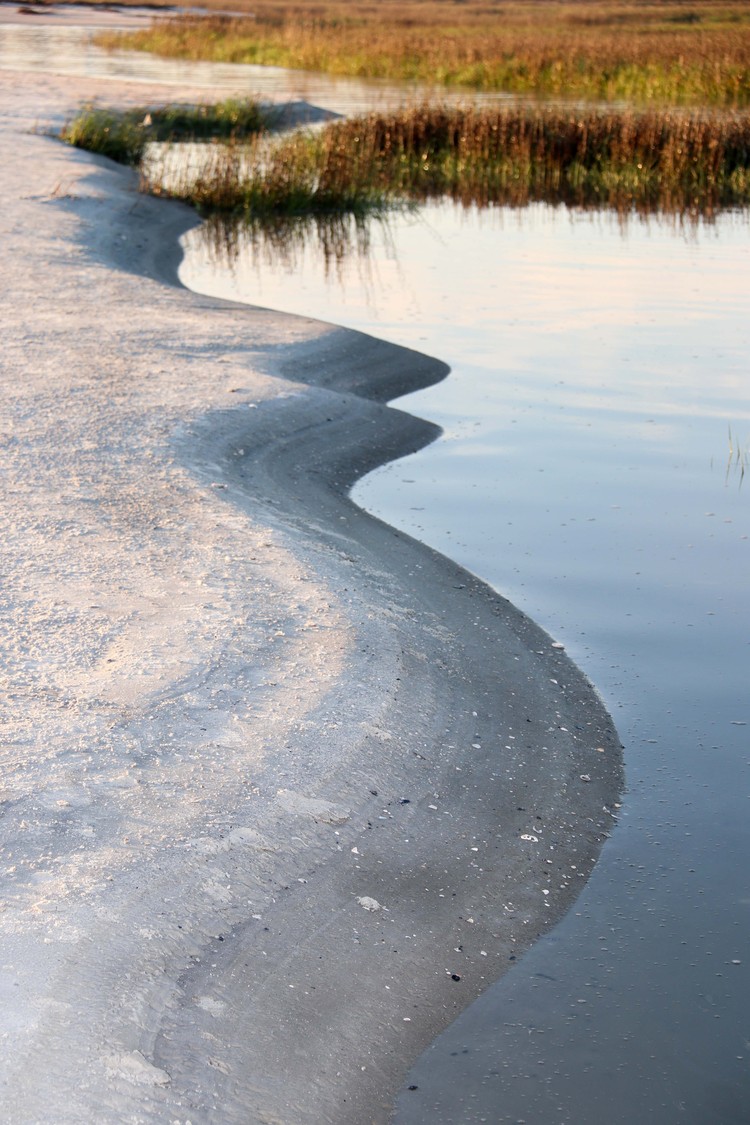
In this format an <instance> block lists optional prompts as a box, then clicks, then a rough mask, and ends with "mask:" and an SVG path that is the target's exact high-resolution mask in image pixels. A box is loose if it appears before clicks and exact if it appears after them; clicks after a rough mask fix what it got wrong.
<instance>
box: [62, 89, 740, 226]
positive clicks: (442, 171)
mask: <svg viewBox="0 0 750 1125" xmlns="http://www.w3.org/2000/svg"><path fill="white" fill-rule="evenodd" d="M181 112H182V111H181V110H180V107H172V108H171V109H170V110H169V111H166V110H165V111H163V114H164V120H169V119H181ZM98 113H99V111H96V110H85V111H83V113H82V114H81V115H79V117H78V118H77V119H76V120H74V121H73V122H71V123H70V124H69V125H68V126H67V127H66V129H65V131H64V134H63V135H64V137H65V139H67V140H69V141H70V142H71V143H74V144H77V145H79V146H80V147H84V148H89V149H91V150H93V151H99V152H104V153H105V154H107V155H113V153H112V152H111V149H110V147H109V144H110V138H111V137H112V135H113V133H116V132H117V128H116V122H112V121H111V120H110V122H109V124H108V127H107V130H106V131H103V130H102V129H101V122H100V120H98V119H97V116H96V115H97V114H98ZM92 118H93V125H92ZM120 118H121V119H123V120H125V121H126V123H127V124H128V128H132V115H128V114H122V115H120ZM203 120H204V121H205V117H204V118H203ZM137 127H138V128H141V126H137ZM255 133H256V130H255V128H252V129H247V130H246V131H243V130H242V129H237V128H235V129H234V130H232V131H231V132H230V134H229V141H228V143H224V144H217V145H215V146H212V147H211V149H210V152H209V155H208V157H207V159H206V161H205V162H204V164H203V167H202V168H201V169H200V170H199V171H198V172H197V173H187V172H186V173H185V175H184V176H183V177H180V176H178V177H177V178H175V177H174V175H173V174H172V175H171V176H170V177H169V178H165V177H164V176H163V175H161V174H160V172H159V169H158V167H154V166H150V167H149V168H148V169H147V170H145V171H144V184H143V186H144V188H145V189H146V190H149V191H151V192H153V193H155V194H161V195H168V196H171V197H173V198H178V199H182V200H184V201H186V202H189V203H192V204H193V205H194V206H196V207H197V208H198V209H199V210H200V211H201V212H202V213H203V214H206V215H209V214H216V213H222V214H224V215H230V216H233V217H244V218H248V219H257V218H258V217H266V218H269V219H272V220H276V219H278V218H279V217H283V216H298V215H304V214H343V213H350V214H360V215H363V214H367V213H371V212H373V211H378V210H380V211H383V210H385V209H387V208H389V207H392V206H396V205H398V204H403V203H410V202H411V203H417V202H420V201H423V200H426V199H436V198H450V199H453V200H455V201H456V202H458V203H461V204H463V205H466V206H492V205H499V204H510V205H513V206H522V205H524V204H527V203H530V202H536V201H546V202H551V203H564V204H567V205H571V206H578V207H596V206H598V207H609V208H616V209H617V210H619V211H621V212H624V211H631V210H638V211H659V210H660V211H669V212H672V213H689V214H696V215H697V214H711V213H712V212H714V211H716V210H718V209H720V208H723V207H730V206H747V205H748V204H750V113H748V112H742V113H721V114H719V113H711V112H706V111H682V110H674V111H672V112H669V113H667V112H664V111H660V112H656V111H651V110H645V111H635V110H631V111H627V112H625V111H603V110H596V109H590V110H587V111H585V112H584V111H582V110H581V109H580V107H579V108H578V109H576V110H565V109H560V108H556V107H551V106H537V107H504V108H489V109H476V108H465V109H456V108H445V107H439V106H437V107H436V106H429V105H428V106H423V107H421V108H416V109H412V110H404V111H401V112H398V113H389V114H377V113H375V114H370V115H367V116H364V117H357V118H350V119H345V120H341V121H336V122H333V123H331V124H329V125H327V126H325V127H324V128H323V129H321V130H320V131H316V132H309V131H302V132H297V133H292V134H288V135H285V136H282V137H276V138H269V137H268V136H267V135H264V134H261V135H260V137H257V136H255V135H254V134H255ZM119 159H122V160H124V161H127V160H128V159H129V157H128V150H127V146H126V148H125V150H124V152H123V155H122V156H121V157H119Z"/></svg>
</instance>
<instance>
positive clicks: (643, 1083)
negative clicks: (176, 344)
mask: <svg viewBox="0 0 750 1125" xmlns="http://www.w3.org/2000/svg"><path fill="white" fill-rule="evenodd" d="M19 66H22V67H24V68H27V69H33V68H35V67H36V68H38V69H43V70H47V71H55V72H57V73H70V74H86V75H89V76H92V77H112V78H126V79H128V80H134V81H143V82H149V81H159V82H163V83H173V84H189V85H205V86H206V87H207V88H211V89H216V88H221V89H224V90H228V91H233V92H243V91H244V92H247V93H259V94H261V95H262V96H266V97H278V98H305V99H307V100H309V101H311V102H314V103H316V104H319V105H321V106H323V107H325V108H328V109H332V110H334V111H336V112H347V111H352V110H355V109H360V108H366V107H369V106H370V105H372V103H373V98H375V100H376V101H377V102H378V104H384V103H385V102H388V103H389V104H394V102H397V101H404V100H409V98H411V97H413V92H412V91H404V90H403V89H400V90H399V89H395V88H392V87H391V88H387V87H384V86H378V85H375V86H374V85H373V84H372V83H351V82H346V81H344V80H329V79H325V78H320V77H318V76H309V75H299V74H290V73H288V72H284V71H276V70H273V69H270V68H269V69H266V68H253V67H246V68H245V67H234V66H212V65H208V64H206V65H205V66H204V65H196V64H183V63H174V64H172V63H168V62H167V63H165V62H164V61H163V60H159V61H158V62H157V61H155V60H151V59H149V58H147V57H141V56H132V55H125V54H124V53H120V54H116V55H114V56H107V55H103V54H102V53H101V52H99V51H97V50H96V49H95V48H94V47H92V46H91V45H90V44H89V42H88V33H87V32H83V31H81V30H80V29H78V28H75V27H65V28H54V29H53V28H51V27H49V28H47V27H40V28H32V29H30V28H24V29H20V28H8V27H0V68H7V67H19ZM313 241H314V240H313ZM186 251H187V253H186V260H185V263H184V266H183V271H182V277H183V280H184V282H185V284H187V285H189V286H190V287H191V288H195V289H199V290H201V291H203V292H209V293H216V294H218V295H222V296H229V297H233V298H239V299H242V300H246V301H250V302H254V303H258V304H264V305H268V306H270V307H273V308H278V309H285V310H289V311H292V312H300V313H303V314H305V315H308V316H319V317H322V318H323V319H329V320H333V321H335V322H337V323H341V324H348V325H352V326H354V327H358V328H363V329H365V330H367V331H371V332H374V333H375V334H377V335H379V336H383V337H387V338H389V339H393V340H395V341H397V342H401V343H404V344H408V345H410V346H413V347H417V348H419V349H421V350H424V351H427V352H431V353H433V354H436V355H438V356H440V357H441V358H444V359H446V360H447V361H448V362H449V363H451V365H452V368H453V370H452V374H451V375H450V377H449V378H448V379H447V380H446V381H445V382H444V383H443V384H441V385H440V386H439V387H436V388H433V389H431V390H429V391H426V392H421V393H420V394H419V395H413V396H409V397H408V398H405V399H402V400H401V401H400V403H399V405H400V406H402V407H405V408H406V409H410V410H412V411H414V412H416V413H419V414H421V415H422V416H424V417H428V418H430V419H432V420H434V421H437V422H439V423H440V424H441V425H442V426H443V428H444V431H445V435H444V437H443V439H442V440H441V441H439V442H438V443H436V444H435V445H434V446H432V447H431V448H430V449H428V450H425V451H423V452H422V453H420V454H418V455H417V456H415V457H413V458H408V459H404V460H402V461H399V462H397V463H395V464H394V465H392V466H389V467H387V468H385V469H383V470H381V471H379V472H378V473H375V474H373V475H372V476H371V477H369V478H367V480H366V481H364V482H362V483H361V484H360V485H359V486H358V487H357V489H356V493H355V495H356V498H357V500H358V501H359V502H360V503H362V504H363V505H365V506H366V507H368V508H370V509H371V510H372V511H374V512H376V513H377V514H378V515H380V516H382V517H384V518H385V519H387V520H388V521H389V522H391V523H393V524H395V525H397V526H400V527H402V528H404V529H406V530H408V531H409V532H411V533H412V534H414V535H417V536H418V537H421V538H423V539H424V540H425V541H426V542H429V543H430V544H432V545H433V546H435V547H437V548H438V549H440V550H442V551H444V552H445V553H447V554H449V555H451V556H452V557H454V558H456V559H458V560H459V561H461V562H462V563H464V565H466V566H468V567H469V568H470V569H471V570H473V571H475V572H476V573H478V574H480V575H482V577H484V578H485V579H487V580H488V581H489V582H491V583H492V584H493V585H494V586H496V587H497V588H498V589H499V590H501V591H502V592H503V593H504V594H506V595H507V596H508V597H510V598H511V599H512V600H513V601H514V602H515V603H516V604H517V605H519V606H520V607H521V608H523V609H524V610H526V611H527V612H528V613H529V614H531V616H532V617H534V618H535V619H536V620H538V621H539V622H540V623H541V624H542V625H544V626H545V627H546V628H547V629H548V630H549V631H550V632H551V633H552V634H553V635H554V636H555V637H557V638H559V639H560V640H562V641H563V642H564V643H565V645H566V647H567V648H568V650H569V651H570V652H571V654H572V655H573V657H574V658H575V659H576V660H577V661H578V663H579V664H580V665H581V666H582V667H583V668H584V669H585V670H586V672H587V673H588V674H589V676H590V677H591V679H592V680H593V681H594V682H595V683H596V685H597V686H598V688H599V689H600V691H601V692H602V694H603V696H604V699H605V701H606V703H607V705H608V706H609V708H610V710H611V711H612V713H613V715H614V716H615V719H616V721H617V723H618V726H619V730H620V733H621V736H622V738H623V741H624V742H625V744H626V766H627V773H628V792H627V794H626V796H625V799H624V808H623V810H622V816H621V819H620V823H619V825H617V826H616V825H615V824H614V823H613V835H612V838H611V840H610V841H609V842H608V844H607V845H606V846H605V849H604V851H603V853H602V858H601V860H600V862H599V864H598V865H597V867H596V869H595V872H594V875H593V877H592V879H591V880H590V881H589V883H588V884H587V885H586V887H585V888H584V890H583V893H582V895H581V897H580V898H579V900H578V902H577V904H576V906H575V907H574V909H573V910H572V911H571V912H570V914H569V915H568V916H567V917H566V918H565V919H564V920H563V922H562V923H561V924H560V925H558V926H557V927H556V928H555V930H554V931H553V932H552V933H551V934H550V935H548V936H547V937H546V938H545V939H543V940H542V941H541V942H539V943H538V944H537V945H536V946H535V947H534V948H533V949H532V950H531V952H530V953H529V954H527V955H526V957H524V959H523V960H522V962H521V963H520V964H519V965H517V966H516V967H515V968H514V970H513V971H512V972H511V973H509V974H508V975H507V976H506V977H504V978H503V979H502V980H501V981H500V982H499V983H498V984H497V985H495V986H494V987H493V988H491V989H490V990H489V991H488V992H487V993H486V994H485V995H484V996H483V997H482V998H481V999H480V1000H479V1001H478V1002H477V1003H476V1004H474V1005H472V1006H471V1007H470V1008H469V1009H468V1010H467V1011H466V1012H465V1013H464V1015H463V1016H462V1017H460V1019H459V1020H458V1021H456V1023H455V1024H454V1025H453V1026H452V1027H451V1028H450V1029H449V1030H448V1032H446V1034H445V1035H443V1036H442V1037H441V1038H440V1039H439V1040H438V1041H437V1042H436V1044H435V1045H434V1046H433V1047H432V1048H431V1049H430V1051H428V1052H427V1053H426V1055H425V1056H424V1057H423V1059H422V1060H420V1062H419V1064H418V1065H417V1067H416V1068H415V1070H414V1072H413V1074H412V1076H411V1077H410V1079H409V1082H408V1085H410V1086H415V1087H417V1088H416V1089H412V1090H405V1091H404V1093H403V1095H402V1097H401V1099H400V1101H399V1108H398V1114H397V1120H398V1121H400V1122H403V1123H407V1125H412V1123H417V1122H419V1123H427V1122H450V1123H458V1122H475V1121H476V1122H479V1121H488V1122H497V1123H501V1122H526V1123H528V1125H557V1123H563V1122H564V1123H571V1125H598V1123H599V1122H603V1121H608V1122H613V1123H617V1125H631V1123H632V1122H639V1125H641V1123H642V1125H672V1123H675V1125H676V1123H688V1125H729V1123H734V1122H737V1123H739V1122H743V1123H747V1122H748V1121H750V1004H749V1003H748V998H750V938H749V935H750V879H749V877H748V857H749V856H750V817H749V815H748V814H749V813H750V741H749V732H750V727H749V726H748V723H750V693H749V692H748V663H749V662H748V656H750V650H749V648H748V645H749V644H750V630H749V629H748V626H749V624H750V621H749V618H750V613H749V612H748V609H749V600H748V573H749V569H750V558H749V550H750V547H749V545H750V538H749V536H750V517H749V515H748V503H749V502H750V492H749V491H748V490H749V489H750V465H748V478H747V479H745V477H744V474H743V468H744V461H745V457H746V455H747V452H748V448H749V447H750V287H749V285H748V282H749V281H750V233H749V231H748V225H747V223H746V222H745V221H744V220H742V219H740V218H738V217H736V216H734V217H733V216H725V217H723V218H721V219H720V220H719V221H718V222H717V223H716V224H715V226H712V227H711V226H702V227H699V228H698V229H695V230H692V231H681V230H679V229H673V228H670V227H669V226H666V225H659V224H655V223H653V222H652V223H651V224H649V225H645V224H643V223H641V222H638V221H634V222H631V223H630V224H628V225H627V227H626V228H625V229H623V228H622V226H621V224H618V222H617V221H616V220H615V219H612V218H609V217H606V216H600V217H590V216H586V215H571V214H569V213H566V212H564V211H553V210H551V209H548V208H544V207H535V208H532V209H529V210H527V211H525V212H523V213H519V214H515V213H512V212H509V211H505V210H497V211H495V212H493V213H485V214H484V215H478V214H472V215H467V214H462V213H459V212H456V211H454V210H453V209H452V208H447V207H431V208H427V209H425V210H423V211H422V212H421V213H420V215H419V216H401V217H398V218H396V219H394V220H393V223H392V225H391V229H390V231H385V230H383V229H380V228H375V229H374V230H373V232H372V235H371V238H370V253H369V256H366V257H362V256H360V257H358V256H357V255H356V254H354V255H353V256H351V257H349V258H346V259H345V260H343V261H341V262H340V263H339V265H338V267H337V266H336V263H335V261H334V262H333V263H332V262H331V260H330V258H329V260H328V266H327V267H326V256H325V254H324V253H323V252H322V251H321V248H320V246H317V247H316V246H315V245H307V246H303V247H302V248H298V252H297V253H296V254H292V256H291V257H290V258H288V259H286V260H285V259H284V256H283V255H281V254H279V252H278V250H274V251H273V252H272V253H271V254H270V255H268V254H264V253H263V252H260V253H256V255H255V260H254V259H253V253H252V252H251V251H250V249H248V250H247V252H246V253H245V254H244V256H243V257H242V258H241V260H240V261H239V262H238V263H237V265H236V269H235V270H234V271H232V270H229V269H228V268H227V266H226V263H224V264H223V265H222V264H218V266H217V262H216V261H215V260H214V259H212V256H211V254H210V253H209V252H208V251H207V250H206V247H205V244H203V243H201V240H200V236H199V234H198V233H197V232H194V233H193V234H192V235H191V236H189V238H188V239H187V241H186ZM730 429H731V444H730V437H729V433H730ZM730 449H731V450H732V457H731V458H730ZM738 450H739V459H738V457H737V451H738Z"/></svg>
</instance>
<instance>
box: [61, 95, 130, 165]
mask: <svg viewBox="0 0 750 1125" xmlns="http://www.w3.org/2000/svg"><path fill="white" fill-rule="evenodd" d="M141 117H143V114H142V115H141ZM60 136H61V137H62V139H63V140H64V141H66V142H67V143H68V144H70V145H74V146H75V147H76V148H84V149H86V150H87V151H88V152H95V153H97V154H98V155H99V156H108V157H109V158H110V160H117V161H118V162H119V163H120V164H139V163H140V161H141V158H142V157H143V153H144V150H145V148H146V132H145V129H144V128H143V126H142V124H139V122H138V121H137V119H135V118H133V117H132V115H130V114H123V113H119V112H117V111H116V110H110V109H96V108H94V107H89V108H86V109H82V110H81V111H80V112H79V113H77V114H76V116H75V117H74V118H73V119H72V121H68V122H67V124H66V125H64V126H63V129H62V132H61V134H60Z"/></svg>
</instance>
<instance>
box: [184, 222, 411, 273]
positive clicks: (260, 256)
mask: <svg viewBox="0 0 750 1125" xmlns="http://www.w3.org/2000/svg"><path fill="white" fill-rule="evenodd" d="M374 224H377V227H378V230H379V232H380V234H381V236H382V238H383V241H384V242H385V243H386V244H388V243H389V242H391V241H392V240H391V237H390V229H389V218H388V215H387V214H378V215H376V216H373V215H367V216H363V215H357V214H349V213H343V214H331V215H326V214H316V215H297V216H294V217H284V218H280V219H278V220H276V221H274V220H272V219H270V218H268V217H265V218H263V219H255V220H253V219H243V218H240V219H238V218H232V217H231V216H227V215H223V214H214V215H211V216H209V218H208V219H207V220H206V222H205V223H203V224H202V225H201V227H200V228H199V230H198V231H197V233H196V236H195V237H197V238H198V239H199V240H200V243H201V245H202V247H203V249H204V250H205V251H206V253H207V256H208V258H209V260H210V261H211V262H213V263H214V264H217V265H219V266H220V267H221V268H222V269H228V270H230V272H231V270H232V269H233V268H234V266H235V263H237V262H238V261H241V260H246V259H247V257H248V256H249V260H250V261H251V262H252V264H253V265H254V266H255V267H261V266H262V265H264V264H267V265H272V266H273V267H274V268H278V267H279V266H281V268H282V269H286V270H288V271H289V272H293V271H295V270H296V269H297V268H298V267H299V264H300V262H301V261H302V260H303V259H304V257H305V255H306V254H307V253H308V252H311V253H313V254H315V255H316V257H317V258H318V259H319V260H321V261H322V263H323V272H324V276H325V277H331V276H333V277H336V276H338V277H339V278H341V276H342V274H341V270H342V267H343V266H344V263H345V262H347V261H349V260H352V259H354V260H357V261H359V262H360V264H361V265H362V266H363V267H364V269H365V270H367V268H368V266H369V261H370V248H371V240H372V234H373V230H374ZM393 253H394V254H395V250H394V251H393Z"/></svg>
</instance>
